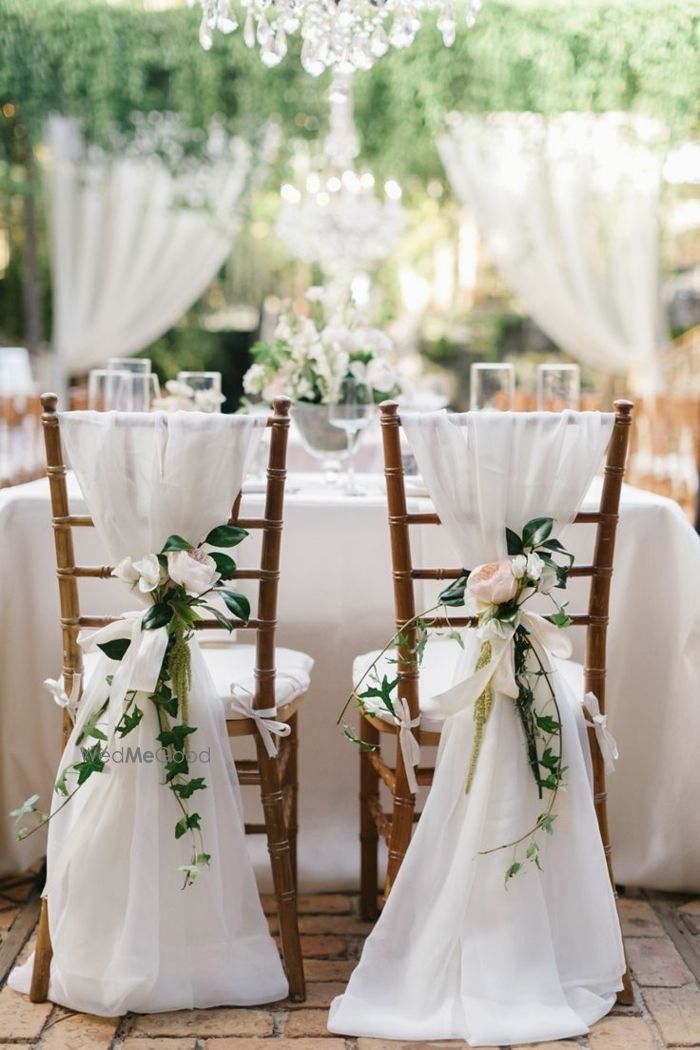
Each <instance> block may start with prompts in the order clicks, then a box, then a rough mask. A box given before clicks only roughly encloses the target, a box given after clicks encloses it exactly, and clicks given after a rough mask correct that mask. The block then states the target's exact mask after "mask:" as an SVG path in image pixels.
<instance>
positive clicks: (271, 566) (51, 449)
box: [41, 394, 290, 734]
mask: <svg viewBox="0 0 700 1050" xmlns="http://www.w3.org/2000/svg"><path fill="white" fill-rule="evenodd" d="M41 404H42V408H43V413H42V417H41V420H42V425H43V432H44V445H45V448H46V464H47V469H46V473H47V476H48V479H49V490H50V495H51V516H52V524H53V533H54V545H55V550H56V575H57V578H58V587H59V599H60V608H61V630H62V636H63V676H64V686H65V689H66V692H67V693H68V694H70V692H71V689H72V687H73V681H74V678H75V676H76V675H79V674H82V672H83V660H82V650H81V649H80V646H79V645H78V633H79V631H80V629H81V628H83V627H104V626H106V625H107V624H110V623H114V621H115V620H117V619H118V617H116V616H99V615H83V614H81V610H80V594H79V589H78V581H79V580H81V579H97V580H108V579H114V578H115V577H113V576H112V566H110V565H78V564H76V560H75V549H74V543H73V529H74V528H90V527H93V526H94V522H93V519H92V517H91V516H90V515H86V514H72V513H71V511H70V505H69V497H68V486H67V482H66V465H65V462H64V459H63V449H62V443H61V432H60V421H59V417H58V414H57V406H58V398H57V396H56V395H55V394H44V395H43V396H42V398H41ZM289 409H290V401H289V399H288V398H284V397H282V398H278V399H277V400H275V402H274V410H273V413H272V414H271V415H270V417H269V419H268V421H267V426H268V428H269V429H270V432H271V436H270V452H269V458H268V469H267V485H266V492H265V509H264V515H263V517H260V518H257V517H256V518H242V517H240V505H241V493H232V496H233V497H234V499H233V503H232V510H231V517H230V518H229V524H232V525H238V526H239V527H240V528H243V529H246V530H247V531H254V530H256V531H259V532H261V533H262V543H261V552H260V565H259V566H255V567H251V568H237V569H236V571H235V573H234V574H233V575H232V577H231V579H233V580H253V581H257V583H258V600H257V612H258V615H257V616H256V617H251V619H250V620H249V621H248V622H247V623H245V622H243V621H242V620H234V621H233V626H234V628H235V629H236V630H252V631H255V632H256V660H255V678H256V683H257V688H256V694H255V699H254V705H255V707H256V708H258V709H264V708H268V707H274V705H275V670H276V669H275V630H276V626H277V591H278V583H279V565H280V548H281V539H282V525H283V516H284V490H285V479H286V462H287V437H288V432H289ZM196 627H197V629H198V630H202V629H208V628H212V629H220V627H221V625H220V624H219V623H218V622H217V621H216V620H214V619H206V620H200V621H199V622H198V623H197V624H196ZM69 730H70V721H69V719H68V718H67V717H66V718H65V719H64V734H65V733H67V732H69Z"/></svg>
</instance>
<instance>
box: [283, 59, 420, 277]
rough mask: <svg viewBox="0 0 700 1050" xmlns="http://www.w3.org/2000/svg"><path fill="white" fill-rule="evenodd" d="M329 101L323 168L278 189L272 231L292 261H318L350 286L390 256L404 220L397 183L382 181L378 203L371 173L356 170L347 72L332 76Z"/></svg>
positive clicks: (353, 128)
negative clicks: (277, 201)
mask: <svg viewBox="0 0 700 1050" xmlns="http://www.w3.org/2000/svg"><path fill="white" fill-rule="evenodd" d="M329 101H330V132H329V135H328V137H327V138H326V142H325V148H324V152H325V156H326V158H327V166H326V167H325V168H324V170H322V171H311V172H310V173H309V174H308V175H307V176H306V179H305V180H304V181H303V184H302V185H301V187H300V186H299V185H293V184H292V183H286V184H285V185H284V186H283V187H282V190H281V197H282V204H281V207H280V211H279V213H278V217H277V225H276V230H277V235H278V236H279V237H280V239H281V240H282V241H283V242H284V243H285V244H286V245H287V247H288V248H289V250H290V251H291V252H292V254H293V255H294V256H296V258H297V259H301V260H302V261H304V262H307V263H318V264H319V265H320V266H321V267H322V269H323V271H324V274H325V275H326V276H327V277H331V278H332V279H334V280H336V281H340V282H341V283H342V282H345V283H349V282H350V281H351V280H352V278H353V277H354V276H356V275H357V273H358V272H361V271H363V270H364V269H365V268H366V267H368V266H372V265H374V264H376V263H377V262H379V261H380V260H381V259H383V258H385V257H386V256H387V255H388V254H389V252H390V251H391V249H392V248H393V247H394V245H395V244H396V242H397V241H398V239H399V237H400V236H401V234H402V233H403V231H404V228H405V216H404V211H403V208H402V207H401V187H400V186H399V184H398V182H396V181H395V180H394V179H389V180H387V182H385V184H384V199H383V200H382V199H380V197H379V196H377V194H376V192H375V179H374V176H373V175H372V173H371V172H370V171H368V170H366V169H365V170H360V171H357V170H356V168H355V158H356V157H357V155H358V153H359V150H360V147H359V142H358V138H357V131H356V129H355V125H354V122H353V114H352V76H350V74H347V73H339V72H337V71H336V72H335V73H334V74H333V81H332V83H331V86H330V90H329Z"/></svg>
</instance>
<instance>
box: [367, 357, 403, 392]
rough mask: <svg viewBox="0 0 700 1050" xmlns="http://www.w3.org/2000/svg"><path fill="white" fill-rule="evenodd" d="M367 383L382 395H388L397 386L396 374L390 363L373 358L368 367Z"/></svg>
mask: <svg viewBox="0 0 700 1050" xmlns="http://www.w3.org/2000/svg"><path fill="white" fill-rule="evenodd" d="M367 382H368V383H369V385H370V386H371V387H372V388H373V389H374V390H377V391H379V393H382V394H388V393H389V392H390V391H391V390H393V389H394V387H395V386H396V372H395V371H394V369H393V368H392V366H391V365H390V363H389V362H388V361H386V360H385V359H384V358H381V357H375V358H373V359H372V360H371V361H370V362H369V364H368V365H367Z"/></svg>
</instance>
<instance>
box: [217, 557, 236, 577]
mask: <svg viewBox="0 0 700 1050" xmlns="http://www.w3.org/2000/svg"><path fill="white" fill-rule="evenodd" d="M211 557H212V558H213V559H214V561H215V562H216V571H217V572H218V573H219V574H220V575H221V579H222V580H229V579H230V578H231V577H232V576H233V574H234V572H235V571H236V563H235V561H234V560H233V558H231V557H229V555H228V554H224V553H223V551H212V552H211Z"/></svg>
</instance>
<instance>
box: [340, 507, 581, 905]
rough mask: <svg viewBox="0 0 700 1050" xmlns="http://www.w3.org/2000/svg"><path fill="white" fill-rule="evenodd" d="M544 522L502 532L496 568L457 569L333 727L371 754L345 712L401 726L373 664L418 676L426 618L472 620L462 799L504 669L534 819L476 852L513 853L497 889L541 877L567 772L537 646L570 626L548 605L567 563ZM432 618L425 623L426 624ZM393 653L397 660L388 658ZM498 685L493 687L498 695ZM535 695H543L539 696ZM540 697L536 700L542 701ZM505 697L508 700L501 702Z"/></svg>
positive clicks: (389, 687)
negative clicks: (546, 839)
mask: <svg viewBox="0 0 700 1050" xmlns="http://www.w3.org/2000/svg"><path fill="white" fill-rule="evenodd" d="M552 527H553V520H552V518H546V517H543V518H534V519H532V520H531V521H529V522H528V523H527V524H526V525H525V526H524V528H523V531H522V535H518V534H517V533H515V532H513V531H512V530H510V529H506V541H507V549H508V558H506V559H503V560H502V561H498V562H491V563H489V564H486V565H480V566H477V567H476V568H475V569H473V570H469V569H465V570H464V571H463V573H462V575H461V576H460V577H459V578H458V579H457V580H455V581H454V582H453V583H451V584H450V585H449V586H448V587H447V588H445V590H443V591H442V592H441V594H440V595H439V597H438V601H437V604H436V605H435V606H433V607H432V608H430V609H428V610H426V611H425V612H423V613H421V614H419V615H418V616H416V617H414V618H413V619H411V620H409V621H407V622H406V623H405V624H403V626H402V627H401V628H400V630H399V631H398V632H397V633H396V634H395V635H394V637H393V638H392V639H391V640H390V641H389V642H388V643H387V645H386V646H385V647H384V649H383V650H382V651H381V653H380V654H379V656H378V657H377V658H376V659H375V660H374V661H373V662H372V664H371V665H370V666H369V667H368V668H367V670H366V671H365V673H364V675H363V676H362V678H361V679H360V681H359V682H357V683H356V685H355V688H354V690H353V692H352V693H351V695H350V697H349V698H348V700H347V702H346V704H345V707H344V708H343V711H342V712H341V714H340V717H339V719H338V723H339V724H340V723H342V726H343V732H344V734H345V736H346V737H348V739H350V740H351V741H352V742H353V743H356V744H358V745H359V746H360V747H361V748H363V749H367V750H375V747H376V745H373V744H369V743H367V742H366V741H363V740H361V739H359V738H358V737H357V736H356V734H355V733H354V731H353V730H352V728H351V727H350V726H349V725H348V724H347V723H345V722H343V718H344V715H345V712H346V710H347V708H348V706H349V704H350V703H351V702H352V701H353V700H355V701H356V702H357V704H358V706H359V707H360V708H361V709H362V710H363V711H364V713H365V714H366V715H369V716H375V717H380V718H381V717H384V718H385V719H386V718H387V717H388V718H389V719H390V720H391V721H392V722H393V723H394V724H396V725H401V724H402V712H401V710H400V706H399V703H398V701H399V693H398V687H399V684H400V680H401V675H400V673H397V674H396V676H395V677H393V678H390V677H389V676H388V675H387V674H382V675H381V677H380V674H379V672H378V667H379V665H380V663H381V662H382V660H384V661H385V662H388V663H390V664H394V665H397V670H403V671H404V672H411V671H416V670H418V669H419V668H420V666H421V664H422V662H423V657H424V653H425V648H426V645H427V643H428V639H429V633H430V630H431V627H432V624H433V623H434V619H435V617H434V616H433V614H435V613H437V611H438V610H442V613H443V617H444V618H446V619H447V620H448V622H449V612H448V610H449V609H450V608H459V607H465V606H466V607H467V609H468V611H469V613H470V614H471V615H474V616H475V617H476V619H477V636H478V638H479V641H480V643H481V644H480V648H479V653H478V656H477V659H476V664H475V668H474V672H473V674H474V675H479V674H482V675H484V676H485V680H484V683H483V685H482V689H481V692H480V694H479V696H478V697H477V699H476V700H475V702H474V706H473V718H474V736H473V743H472V751H471V755H470V758H469V761H468V764H467V770H466V780H465V791H466V792H467V793H469V792H470V790H471V788H472V786H473V783H474V779H475V776H476V773H477V769H478V763H479V756H480V753H481V746H482V742H483V738H484V733H485V730H486V725H487V723H488V720H489V717H490V714H491V711H492V707H493V701H494V692H495V691H496V686H495V685H494V682H495V677H496V675H497V673H499V674H501V673H502V670H503V668H502V665H503V664H505V667H506V673H505V676H504V677H505V682H506V683H507V682H508V675H509V674H510V673H512V683H513V686H512V687H509V688H510V690H511V693H512V700H513V703H514V705H515V708H516V711H517V714H518V719H519V721H520V725H521V727H522V731H523V742H524V746H525V753H526V758H527V762H528V765H529V768H530V770H531V772H532V776H533V779H534V782H535V787H536V791H537V796H538V798H539V799H540V800H541V801H542V809H541V812H540V813H539V814H538V816H537V819H536V820H535V822H534V824H533V826H532V827H530V828H528V829H527V830H525V831H524V832H523V834H522V835H520V836H519V837H518V838H517V839H515V840H513V841H511V842H505V843H501V844H500V845H498V846H494V847H493V848H491V849H487V850H483V851H482V854H483V855H487V854H490V853H495V852H498V851H500V850H512V857H511V860H510V862H509V864H508V866H507V868H506V872H505V884H506V886H507V885H508V883H509V881H510V880H511V879H512V878H514V877H515V876H516V875H520V874H522V873H523V872H524V871H525V869H526V866H527V863H528V862H530V863H531V864H533V865H534V866H535V867H537V868H538V869H540V870H541V864H540V842H539V839H538V835H539V833H540V832H544V833H546V834H552V831H553V826H554V822H555V820H556V813H555V812H554V807H555V803H556V800H557V796H558V793H559V790H560V788H561V787H562V785H563V783H564V775H565V773H566V766H565V765H564V750H563V741H562V732H561V730H562V722H561V715H560V711H559V705H558V701H557V696H556V692H555V689H554V687H553V685H552V682H551V680H550V676H551V671H550V670H549V668H548V657H547V655H546V651H545V650H546V645H545V641H544V640H543V638H542V634H543V631H544V630H546V629H547V622H546V621H548V624H549V625H552V626H553V627H555V628H560V629H561V628H566V627H568V626H569V625H570V624H571V622H572V620H571V617H570V616H569V615H568V613H567V612H566V605H567V603H566V602H563V603H560V602H558V601H557V600H556V598H555V597H554V594H553V592H554V591H555V590H561V589H565V588H566V586H567V580H568V576H569V572H570V570H571V567H572V565H573V563H574V556H573V554H571V553H570V552H569V551H567V550H566V549H565V547H564V546H563V545H562V544H561V543H560V541H559V540H557V539H554V538H552V537H551V532H552ZM535 595H545V596H547V597H548V598H549V599H550V600H551V601H552V603H553V605H554V607H555V611H554V613H552V614H551V615H550V616H548V617H547V618H546V621H545V620H544V619H543V618H542V617H540V616H537V615H535V614H533V613H530V612H528V611H527V610H526V609H525V608H524V607H525V605H526V603H527V602H528V601H529V600H530V599H531V598H533V597H534V596H535ZM431 617H433V619H431ZM448 637H450V638H453V639H455V641H457V642H458V643H459V644H460V645H462V646H463V639H462V635H461V633H460V632H459V631H457V630H454V629H450V630H449V631H448ZM396 647H398V650H399V653H400V654H401V655H400V656H393V655H388V654H390V653H391V652H392V651H393V650H394V649H395V648H396ZM503 683H504V678H503V677H501V678H500V680H499V687H500V689H501V691H503V689H504V688H505V685H504V684H503ZM540 686H541V687H542V688H540ZM542 693H544V698H542ZM507 695H509V694H507Z"/></svg>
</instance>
